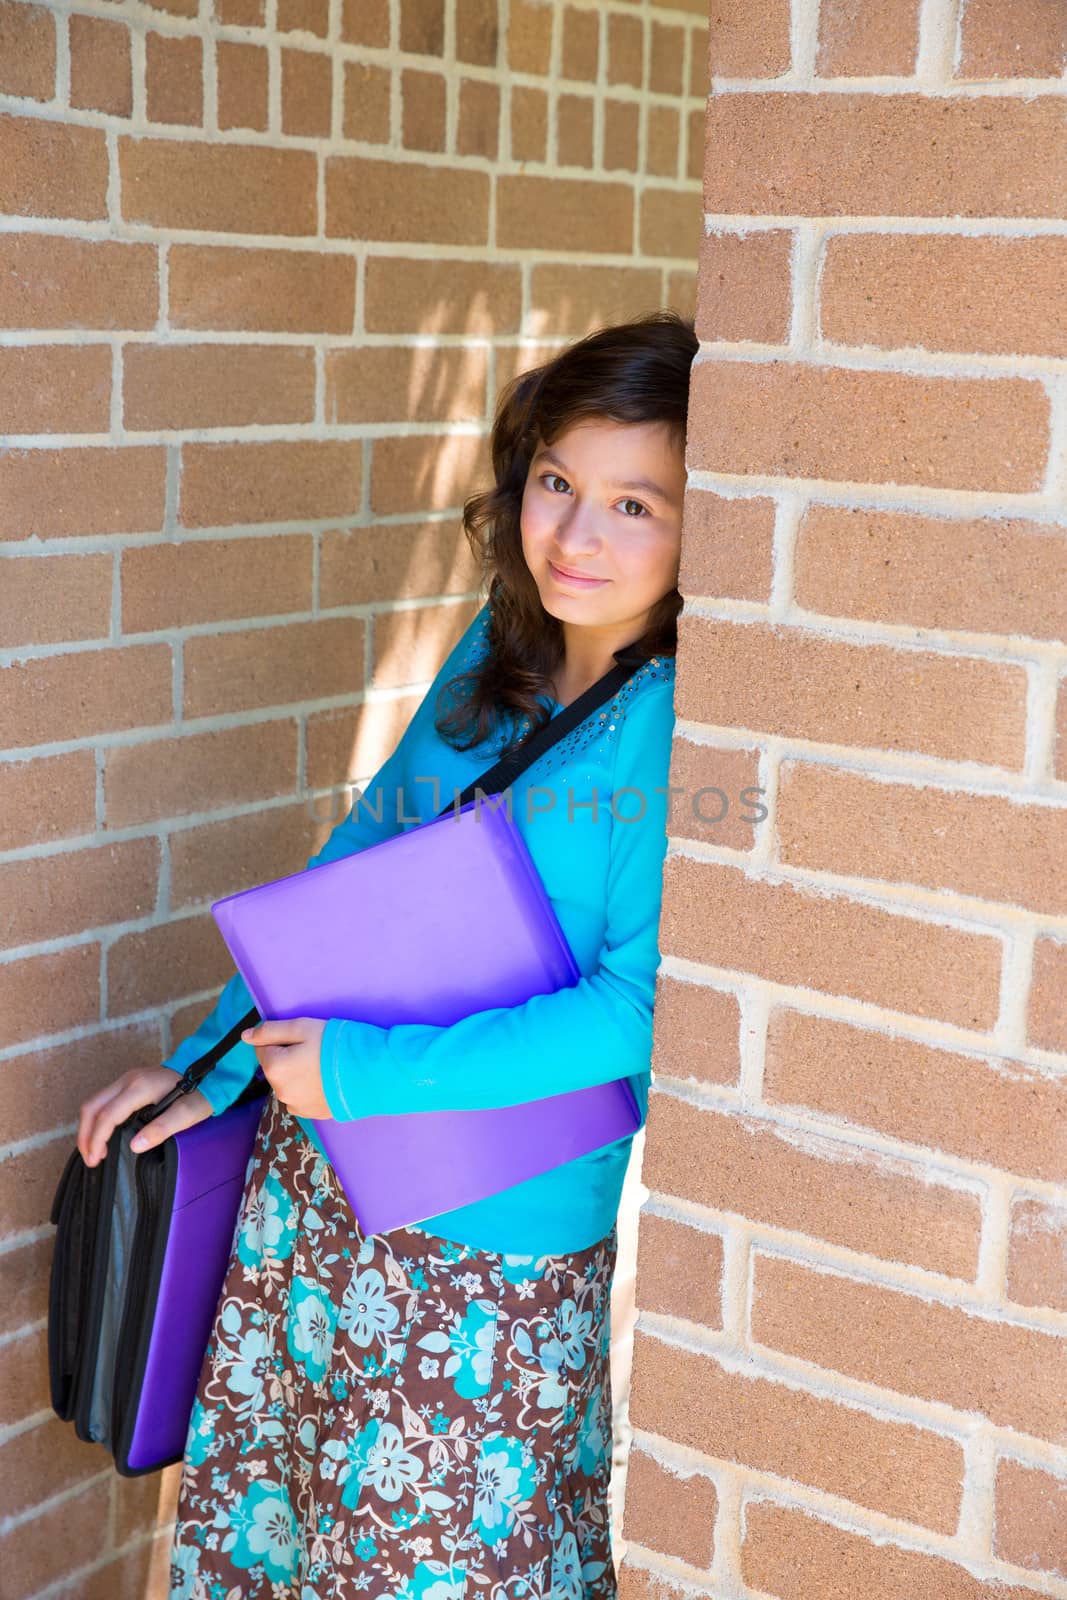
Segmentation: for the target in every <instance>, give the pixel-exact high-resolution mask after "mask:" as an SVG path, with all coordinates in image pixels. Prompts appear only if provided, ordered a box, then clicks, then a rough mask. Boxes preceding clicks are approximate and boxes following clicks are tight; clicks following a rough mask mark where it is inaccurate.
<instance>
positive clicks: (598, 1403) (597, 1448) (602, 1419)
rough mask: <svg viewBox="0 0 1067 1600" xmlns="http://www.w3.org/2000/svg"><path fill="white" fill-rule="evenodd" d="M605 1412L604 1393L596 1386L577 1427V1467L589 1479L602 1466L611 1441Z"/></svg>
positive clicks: (598, 1385) (599, 1386)
mask: <svg viewBox="0 0 1067 1600" xmlns="http://www.w3.org/2000/svg"><path fill="white" fill-rule="evenodd" d="M606 1411H607V1407H606V1406H605V1404H604V1391H603V1389H602V1387H601V1385H600V1384H597V1387H596V1389H595V1390H594V1391H593V1393H592V1394H591V1395H590V1396H589V1403H588V1404H587V1406H586V1408H585V1415H584V1417H583V1418H582V1420H581V1423H580V1424H579V1427H578V1465H579V1467H580V1468H581V1470H582V1471H583V1472H584V1473H585V1474H586V1475H587V1476H588V1477H590V1478H591V1477H592V1476H593V1474H594V1473H595V1472H597V1471H598V1470H599V1468H600V1466H601V1465H602V1462H603V1457H604V1452H605V1451H606V1450H607V1448H608V1445H609V1442H610V1439H611V1433H610V1430H609V1427H608V1424H607V1418H606V1415H605V1413H606Z"/></svg>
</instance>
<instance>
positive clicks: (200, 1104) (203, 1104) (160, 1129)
mask: <svg viewBox="0 0 1067 1600" xmlns="http://www.w3.org/2000/svg"><path fill="white" fill-rule="evenodd" d="M210 1115H211V1105H210V1103H209V1102H208V1101H207V1100H206V1099H205V1097H204V1096H203V1095H202V1094H193V1093H190V1094H187V1095H183V1097H182V1098H181V1099H180V1100H176V1101H175V1103H174V1105H172V1106H168V1107H167V1109H166V1111H164V1112H162V1113H161V1115H160V1116H158V1117H153V1118H152V1121H151V1122H149V1123H146V1125H145V1126H144V1127H143V1128H142V1129H141V1130H140V1132H139V1133H137V1134H136V1135H135V1137H134V1138H132V1139H131V1140H130V1149H131V1150H135V1151H136V1152H137V1154H138V1155H140V1153H141V1152H142V1151H143V1150H152V1149H154V1148H155V1146H156V1145H157V1144H162V1143H163V1141H164V1139H169V1138H170V1136H171V1134H172V1133H181V1131H182V1129H183V1128H191V1127H193V1126H194V1124H195V1123H197V1122H203V1121H204V1119H205V1118H206V1117H209V1116H210Z"/></svg>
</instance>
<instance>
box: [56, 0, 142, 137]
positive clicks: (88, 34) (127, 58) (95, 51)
mask: <svg viewBox="0 0 1067 1600" xmlns="http://www.w3.org/2000/svg"><path fill="white" fill-rule="evenodd" d="M69 29H70V103H71V105H72V106H76V107H78V108H79V109H80V110H84V111H105V112H109V113H110V114H111V115H112V116H116V117H128V116H130V115H131V114H132V112H133V63H132V59H131V54H130V30H129V27H128V26H127V25H126V23H125V22H113V21H111V20H110V19H108V18H106V17H86V16H79V15H78V14H77V13H74V14H73V15H72V16H71V17H70V20H69Z"/></svg>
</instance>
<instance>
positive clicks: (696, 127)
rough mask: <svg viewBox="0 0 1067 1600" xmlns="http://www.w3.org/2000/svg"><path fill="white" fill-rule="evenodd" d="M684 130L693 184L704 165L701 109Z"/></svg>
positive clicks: (688, 174)
mask: <svg viewBox="0 0 1067 1600" xmlns="http://www.w3.org/2000/svg"><path fill="white" fill-rule="evenodd" d="M685 130H686V136H685V143H686V157H685V176H686V177H687V178H692V179H693V180H694V182H695V181H697V180H698V179H699V177H700V174H701V172H702V171H703V164H704V111H703V108H701V109H700V110H699V111H690V113H689V115H688V116H687V117H686V119H685ZM674 303H675V302H674V301H672V300H670V299H669V300H668V304H674ZM695 310H696V307H695V305H694V307H693V309H692V310H691V311H689V312H688V313H687V314H688V315H689V316H690V317H692V316H693V313H694V312H695Z"/></svg>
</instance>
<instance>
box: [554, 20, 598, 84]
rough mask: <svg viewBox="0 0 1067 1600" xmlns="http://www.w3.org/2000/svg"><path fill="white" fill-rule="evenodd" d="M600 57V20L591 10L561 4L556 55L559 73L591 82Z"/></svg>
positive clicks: (595, 76) (593, 81) (594, 79)
mask: <svg viewBox="0 0 1067 1600" xmlns="http://www.w3.org/2000/svg"><path fill="white" fill-rule="evenodd" d="M599 60H600V23H599V19H598V16H597V13H596V12H595V11H580V10H579V9H578V7H577V6H565V7H564V11H563V41H562V50H561V55H560V63H561V66H562V71H563V76H564V77H565V78H573V79H576V80H577V81H578V82H580V83H595V82H596V80H597V65H598V62H599Z"/></svg>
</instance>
